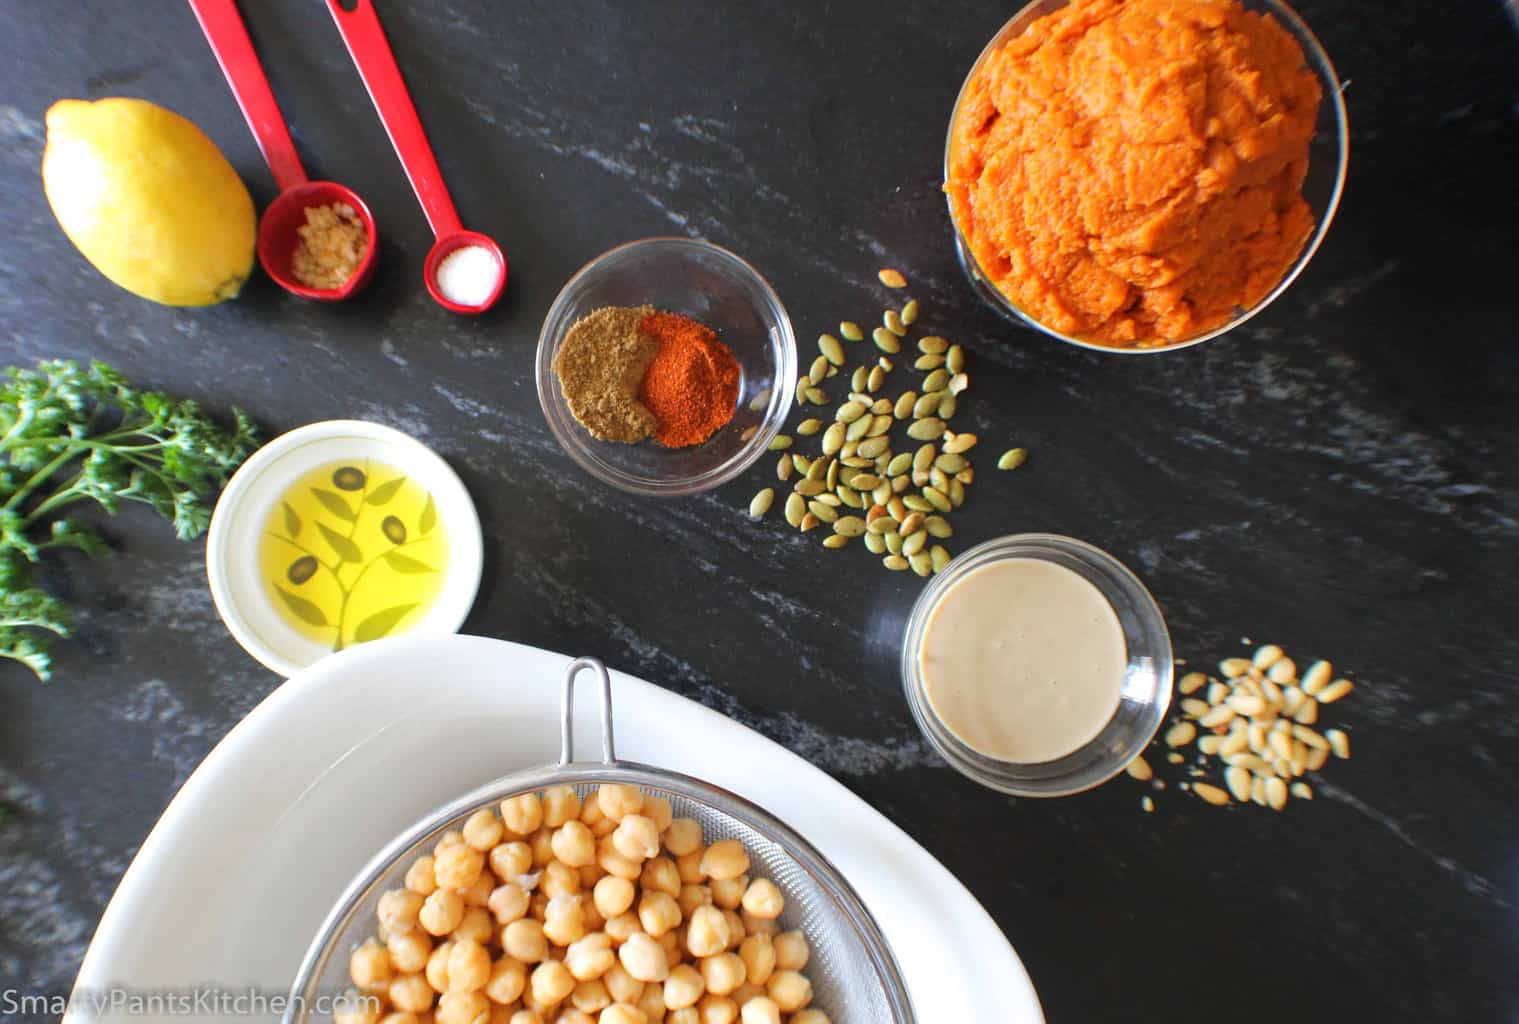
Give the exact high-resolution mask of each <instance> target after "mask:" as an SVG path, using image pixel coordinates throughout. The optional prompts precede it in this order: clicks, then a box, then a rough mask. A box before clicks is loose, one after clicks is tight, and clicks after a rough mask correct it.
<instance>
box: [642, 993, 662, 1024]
mask: <svg viewBox="0 0 1519 1024" xmlns="http://www.w3.org/2000/svg"><path fill="white" fill-rule="evenodd" d="M637 1006H638V1008H639V1009H640V1010H642V1011H643V1017H644V1020H646V1021H648V1022H649V1024H662V1022H663V1021H664V1019H665V1013H666V1010H665V991H664V986H663V985H645V986H644V987H643V995H641V996H639V997H638V1003H637Z"/></svg>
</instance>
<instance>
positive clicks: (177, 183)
mask: <svg viewBox="0 0 1519 1024" xmlns="http://www.w3.org/2000/svg"><path fill="white" fill-rule="evenodd" d="M42 185H43V188H44V189H45V190H46V192H47V201H48V203H49V205H51V206H52V208H53V215H54V216H55V217H57V218H58V223H59V224H60V225H61V226H62V227H63V233H64V234H66V235H68V237H69V241H71V242H73V243H74V245H75V246H76V247H77V248H78V249H79V251H80V252H81V253H83V254H84V258H85V259H87V260H89V261H90V262H91V263H92V264H94V266H95V269H96V270H99V271H100V272H101V273H102V274H104V275H105V276H106V277H108V278H110V279H111V280H112V281H114V282H115V283H116V284H119V285H120V286H121V287H123V288H125V289H126V290H127V291H129V292H132V293H133V294H134V295H140V296H142V297H143V298H145V299H151V300H152V301H154V302H161V303H163V304H165V305H168V306H209V305H212V304H214V303H217V302H222V301H224V300H226V299H230V298H233V297H234V296H236V295H237V293H238V291H239V290H240V289H241V288H242V286H243V282H244V281H246V280H247V279H248V274H249V272H250V271H251V270H252V269H253V247H254V234H255V230H256V224H255V217H254V213H253V199H252V197H250V196H249V195H248V189H247V187H246V186H245V185H244V184H243V182H242V179H241V178H239V177H238V176H237V172H236V171H234V170H233V169H232V165H231V164H229V163H228V162H227V158H226V157H224V156H223V155H222V153H221V150H219V149H217V148H216V144H215V143H214V142H212V141H211V140H210V139H208V138H207V137H206V135H205V133H204V132H202V131H201V130H200V129H199V128H197V127H196V126H195V125H194V124H192V123H190V122H189V121H187V120H185V119H184V118H183V117H180V116H179V115H178V114H176V113H174V112H173V111H172V110H165V109H164V108H163V107H160V106H158V105H157V104H154V103H149V102H147V101H146V100H137V99H126V98H122V97H113V98H110V99H103V100H97V101H95V102H93V103H91V102H88V101H86V100H59V101H58V102H57V103H54V104H53V105H52V107H50V108H49V109H48V112H47V149H46V150H45V151H44V153H43V154H42Z"/></svg>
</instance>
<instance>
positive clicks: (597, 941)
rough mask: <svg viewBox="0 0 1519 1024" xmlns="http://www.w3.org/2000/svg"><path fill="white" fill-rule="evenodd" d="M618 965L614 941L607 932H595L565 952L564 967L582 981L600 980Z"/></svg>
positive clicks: (572, 944)
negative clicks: (613, 945) (613, 946)
mask: <svg viewBox="0 0 1519 1024" xmlns="http://www.w3.org/2000/svg"><path fill="white" fill-rule="evenodd" d="M616 963H617V954H616V953H614V952H612V940H611V938H610V937H609V936H608V935H607V934H606V933H605V932H593V933H591V934H590V935H587V936H586V937H585V938H583V939H580V940H579V941H577V942H572V943H570V945H569V948H568V949H567V950H566V951H565V955H564V965H565V966H566V967H568V968H569V969H570V973H571V974H573V975H574V976H575V977H576V978H577V979H578V980H580V981H591V980H593V979H596V978H600V977H601V976H602V975H603V974H605V973H606V972H607V971H609V970H610V969H611V968H612V967H613V966H614V965H616Z"/></svg>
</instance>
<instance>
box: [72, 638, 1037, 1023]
mask: <svg viewBox="0 0 1519 1024" xmlns="http://www.w3.org/2000/svg"><path fill="white" fill-rule="evenodd" d="M567 663H568V659H566V658H564V657H562V656H560V655H557V654H552V653H549V652H547V651H540V650H537V649H535V648H532V647H523V646H521V645H518V644H511V643H506V642H504V641H500V640H487V639H484V638H480V637H461V636H455V637H397V638H394V639H390V640H382V641H378V642H376V643H372V644H366V645H364V646H362V647H357V648H354V649H352V650H349V651H345V652H343V653H341V654H337V655H334V656H332V657H330V658H326V659H324V660H323V661H321V662H320V663H319V664H317V665H314V666H313V667H311V668H309V669H307V670H306V671H304V672H302V673H301V674H300V675H298V676H296V677H295V678H293V679H291V680H290V681H289V682H287V683H286V684H285V685H283V686H281V687H280V688H279V689H278V690H276V691H275V692H274V693H273V694H271V695H270V696H269V697H268V698H267V699H265V700H264V701H263V703H261V704H260V705H259V706H258V707H257V708H255V709H254V710H253V711H252V712H251V713H250V714H249V715H248V717H247V718H245V719H243V721H242V722H241V723H239V724H238V725H237V727H236V728H234V729H233V730H232V731H231V732H230V733H228V734H227V736H226V737H225V738H224V739H223V740H222V741H221V743H220V744H218V745H217V747H216V749H215V750H213V751H212V752H211V753H210V755H209V756H208V757H207V758H206V760H205V762H204V763H202V764H201V766H200V767H199V768H198V769H196V771H195V773H194V774H193V775H191V776H190V778H189V780H188V781H187V782H186V783H185V785H184V788H183V789H181V790H180V792H179V794H178V795H177V796H176V797H175V798H174V800H173V802H172V803H170V805H169V807H168V809H167V810H166V811H164V815H163V817H162V818H161V819H160V820H159V822H158V824H157V826H156V827H154V829H153V831H152V833H151V834H150V835H149V836H148V838H147V840H146V842H144V843H143V846H142V849H141V850H140V851H139V852H138V854H137V857H136V859H135V860H134V861H133V862H132V866H131V867H130V868H129V869H128V870H127V873H126V875H125V877H123V878H122V881H121V885H120V887H119V888H118V889H117V890H116V894H115V896H114V897H112V899H111V903H110V905H109V906H108V907H106V912H105V916H104V917H103V918H102V919H101V921H100V926H99V928H98V929H97V931H96V933H95V938H94V941H93V942H91V944H90V948H89V950H88V951H87V952H86V954H85V958H84V963H83V965H82V966H81V967H80V970H79V977H78V979H77V981H76V982H75V990H76V993H88V992H96V993H98V992H102V991H105V990H108V989H110V988H111V987H112V986H113V985H120V984H123V983H124V984H126V985H129V986H130V988H131V989H132V990H136V991H140V990H180V991H184V990H189V989H193V988H201V989H204V988H206V987H208V986H210V987H214V988H216V989H219V990H221V991H224V992H228V993H236V992H245V991H247V990H248V989H250V988H251V989H257V990H260V991H262V992H264V993H270V994H280V995H283V993H285V992H286V991H288V988H289V984H290V981H291V979H292V978H293V977H294V974H295V971H296V968H297V967H298V965H299V964H300V961H301V957H302V956H303V954H304V953H305V951H306V947H307V945H308V944H309V942H310V941H311V938H312V936H313V935H314V934H315V932H316V930H317V928H318V926H319V925H320V924H321V922H322V920H323V918H324V917H325V916H326V914H327V912H328V911H329V910H330V909H331V907H332V905H333V903H334V902H335V901H336V900H337V898H338V896H339V895H340V894H341V893H342V891H343V889H344V887H345V886H347V884H348V883H349V882H350V881H351V880H352V878H353V877H354V875H355V874H356V873H357V872H358V871H359V869H360V868H362V867H363V866H364V864H365V863H366V862H367V861H368V859H369V858H370V857H371V856H373V854H374V853H375V852H376V851H377V850H379V849H380V848H381V847H382V846H383V845H385V844H386V843H387V842H389V841H390V840H391V839H393V838H395V836H396V835H397V834H399V833H400V832H401V831H402V830H404V829H405V828H407V827H408V826H410V825H412V824H414V823H415V822H416V821H417V820H418V819H419V818H421V817H422V816H423V815H425V814H427V813H429V812H431V811H433V810H434V809H436V808H437V807H438V806H439V805H440V804H442V803H444V802H446V801H447V800H450V799H452V798H454V797H456V796H458V795H460V794H462V793H464V792H465V791H467V790H469V789H471V788H473V787H474V786H476V785H479V784H480V783H482V782H487V781H489V780H490V779H493V778H495V777H497V776H499V775H503V774H506V773H507V772H512V771H517V770H520V769H523V768H529V767H534V766H537V765H542V764H546V763H548V762H551V761H553V760H554V759H555V758H556V756H557V753H558V725H557V714H558V698H559V685H560V677H561V675H562V674H563V670H564V666H565V665H566V664H567ZM613 676H614V680H613V699H614V704H615V707H616V724H617V751H618V754H619V756H622V757H626V758H627V759H629V760H634V761H643V762H646V763H649V764H653V765H657V766H659V767H663V768H671V769H674V770H675V771H680V772H685V773H687V774H690V775H694V776H697V777H699V778H703V779H706V780H707V781H709V782H712V783H715V784H716V785H718V786H722V787H724V788H727V789H730V790H733V791H734V792H736V793H738V794H740V795H742V796H745V797H748V798H749V799H751V800H753V801H755V802H756V803H758V804H760V805H761V806H763V807H765V808H766V809H767V810H769V811H771V812H772V813H774V814H775V815H776V816H778V817H779V818H781V819H782V820H783V821H785V822H787V824H789V825H791V826H792V827H793V828H795V829H796V830H797V831H798V832H800V833H802V835H804V836H806V837H807V838H808V839H809V840H810V841H811V842H812V843H813V844H814V845H815V846H816V847H817V848H818V850H819V851H820V852H821V853H822V854H823V855H824V856H826V857H828V858H829V859H830V860H831V861H832V862H833V863H834V865H835V866H836V867H838V869H839V870H840V871H841V872H842V873H843V874H844V876H845V877H846V878H848V879H849V881H850V882H851V883H852V884H853V885H854V887H855V889H856V890H857V891H858V892H859V894H860V897H861V898H862V899H863V900H864V901H865V904H866V906H867V907H869V909H870V911H871V912H872V913H873V914H874V915H875V917H876V920H877V922H878V923H879V924H880V926H881V929H882V931H883V932H884V933H885V934H886V938H887V940H888V941H889V942H890V943H891V946H892V950H893V951H894V952H895V953H896V956H897V960H898V961H899V962H900V963H901V965H902V969H903V972H904V974H905V975H906V977H907V983H908V988H909V989H910V991H911V995H912V998H913V1002H914V1004H915V1008H916V1009H917V1012H918V1015H919V1020H920V1021H922V1022H923V1024H964V1022H967V1021H975V1022H978V1024H981V1022H991V1021H997V1022H1008V1024H1025V1022H1027V1024H1040V1022H1042V1021H1043V1020H1044V1016H1043V1013H1042V1012H1041V1010H1040V1008H1039V1001H1038V997H1037V996H1036V995H1035V994H1034V988H1033V985H1032V984H1031V983H1030V982H1029V979H1028V974H1027V972H1026V971H1025V970H1024V968H1023V964H1022V963H1021V962H1020V961H1019V960H1018V957H1017V954H1015V953H1014V952H1013V949H1012V947H1011V946H1010V945H1008V942H1007V940H1006V938H1004V937H1003V935H1002V933H1001V931H1000V930H999V929H998V928H997V926H996V924H995V923H994V922H993V921H992V919H991V918H990V917H989V916H988V915H987V913H986V911H985V910H983V909H982V907H981V905H980V904H979V903H977V902H976V900H975V898H974V897H973V896H971V894H970V893H969V892H967V891H966V889H965V887H964V886H962V885H961V884H960V883H959V882H958V881H957V880H956V879H955V878H954V876H952V875H951V874H950V873H949V872H948V871H947V870H945V868H944V867H943V865H941V864H940V863H939V862H938V861H936V860H935V859H934V858H933V857H932V856H930V855H929V853H928V851H926V850H924V849H923V848H922V847H921V846H919V845H918V844H917V843H915V842H913V841H912V839H911V838H909V837H908V836H907V835H906V833H904V832H902V831H901V830H900V829H898V828H897V827H896V826H895V825H893V824H892V823H891V822H889V821H887V820H886V819H885V818H884V817H882V816H881V815H880V814H879V813H877V812H876V811H875V810H874V809H873V808H871V807H870V806H869V805H868V804H866V803H865V802H863V801H862V800H860V799H859V798H858V797H856V796H854V795H853V794H852V793H850V792H849V791H848V790H847V789H845V788H844V787H843V786H841V785H840V784H839V783H837V782H835V781H833V780H832V779H831V778H829V777H828V776H827V775H824V774H823V773H822V772H820V771H818V770H817V769H816V768H813V767H812V766H811V765H809V764H808V763H807V762H805V761H803V760H802V759H801V758H799V757H797V756H796V755H794V754H792V753H790V752H789V751H787V750H785V749H783V748H782V747H780V746H778V745H776V744H775V743H772V742H771V741H770V740H768V739H766V738H764V737H763V736H761V735H759V734H758V733H755V732H753V731H751V730H749V729H747V728H745V727H744V726H741V725H739V724H738V723H736V722H734V721H732V720H731V719H728V718H725V717H724V716H722V715H719V714H717V713H716V712H714V711H710V710H708V709H707V708H704V707H702V706H701V705H699V704H696V703H694V702H692V701H688V700H686V699H685V698H683V697H679V696H677V695H675V694H672V693H668V692H666V691H664V690H661V689H659V688H658V687H656V686H651V685H649V684H648V683H644V682H642V681H640V680H637V679H633V678H631V677H629V676H625V675H622V674H620V673H613ZM576 723H577V728H578V730H579V735H580V736H582V737H584V738H585V739H583V740H582V742H590V741H591V738H592V737H594V736H595V734H596V733H595V729H596V725H595V717H594V707H593V702H592V701H589V700H586V701H582V702H581V703H580V708H579V709H577V718H576ZM78 1009H79V1008H78V1007H77V1006H76V1007H75V1010H76V1011H77V1010H78ZM190 1015H191V1016H193V1017H201V1018H205V1017H208V1016H210V1014H209V1013H194V1012H193V1011H192V1012H191V1014H190ZM184 1016H185V1015H184V1013H183V1012H181V1013H180V1014H179V1015H178V1016H175V1015H174V1014H172V1012H165V1013H162V1014H154V1013H146V1014H139V1015H137V1016H133V1017H132V1018H131V1019H132V1020H133V1022H134V1024H143V1022H144V1021H149V1020H163V1021H165V1022H167V1021H170V1020H181V1021H182V1020H183V1019H184ZM127 1017H128V1015H127V1014H126V1013H125V1012H121V1011H111V1012H107V1013H105V1014H103V1015H102V1016H101V1017H96V1018H89V1017H88V1016H87V1015H86V1014H83V1013H80V1014H78V1016H77V1019H79V1020H81V1021H82V1020H85V1019H119V1020H125V1019H127ZM276 1017H277V1014H276V1013H272V1012H265V1013H263V1014H253V1015H252V1016H250V1017H248V1018H247V1019H250V1020H256V1019H260V1018H262V1019H274V1018H276Z"/></svg>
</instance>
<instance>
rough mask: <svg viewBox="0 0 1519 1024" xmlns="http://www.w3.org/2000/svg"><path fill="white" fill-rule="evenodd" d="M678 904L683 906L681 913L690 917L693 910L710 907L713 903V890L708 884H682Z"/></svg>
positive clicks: (677, 899) (677, 897)
mask: <svg viewBox="0 0 1519 1024" xmlns="http://www.w3.org/2000/svg"><path fill="white" fill-rule="evenodd" d="M676 904H677V905H679V907H681V913H682V915H684V916H687V918H690V916H691V912H693V910H696V909H697V907H709V905H712V890H711V887H708V886H681V895H679V896H676Z"/></svg>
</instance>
